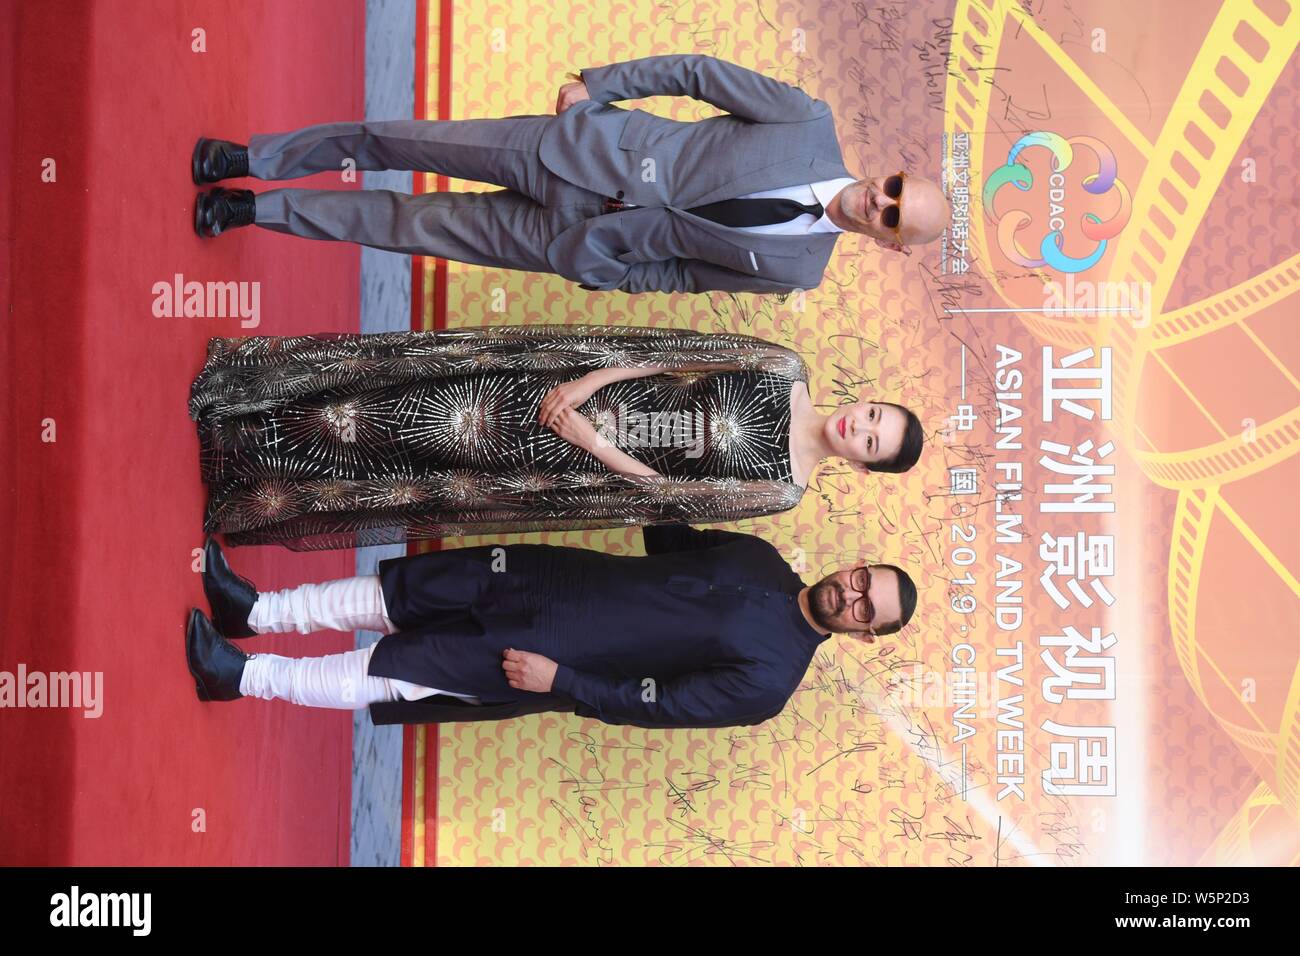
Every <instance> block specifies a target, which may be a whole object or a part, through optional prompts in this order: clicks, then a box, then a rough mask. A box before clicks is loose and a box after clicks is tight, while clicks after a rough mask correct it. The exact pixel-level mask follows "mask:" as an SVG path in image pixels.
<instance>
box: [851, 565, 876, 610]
mask: <svg viewBox="0 0 1300 956" xmlns="http://www.w3.org/2000/svg"><path fill="white" fill-rule="evenodd" d="M849 582H850V583H851V584H852V585H853V590H855V591H857V592H858V593H859V594H861V595H862V597H860V598H858V599H857V600H856V601H854V602H853V620H855V621H857V622H858V623H859V624H870V623H871V621H872V619H873V618H874V617H875V616H876V609H875V608H874V607H873V606H872V604H871V598H870V597H868V592H869V591H870V590H871V568H870V567H868V566H867V565H865V564H864V565H863V566H862V567H860V568H854V569H853V573H852V574H851V575H849Z"/></svg>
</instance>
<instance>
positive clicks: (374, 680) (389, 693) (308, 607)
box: [239, 574, 479, 710]
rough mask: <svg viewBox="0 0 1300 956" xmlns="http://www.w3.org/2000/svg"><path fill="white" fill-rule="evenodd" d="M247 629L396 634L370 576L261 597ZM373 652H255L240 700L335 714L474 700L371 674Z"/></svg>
mask: <svg viewBox="0 0 1300 956" xmlns="http://www.w3.org/2000/svg"><path fill="white" fill-rule="evenodd" d="M248 626H249V627H250V628H252V629H253V630H254V631H256V632H257V633H258V634H283V633H287V632H288V631H297V632H299V633H300V634H310V633H312V632H313V631H325V630H330V631H354V630H366V631H379V632H381V633H383V634H392V633H393V632H394V631H395V630H396V628H395V627H394V626H393V622H392V621H390V620H389V619H388V609H387V608H386V607H385V606H384V591H383V588H382V587H380V584H379V576H378V575H374V574H372V575H364V576H361V577H354V578H340V579H338V580H336V581H325V582H322V583H320V584H303V585H299V586H298V587H296V588H285V589H284V590H281V591H266V592H259V593H258V595H257V601H256V603H254V605H253V610H252V611H251V612H250V613H249V615H248ZM374 651H375V645H373V644H371V645H370V646H369V647H359V648H357V649H356V650H354V651H344V652H343V653H340V654H325V655H322V656H320V657H281V656H279V655H278V654H253V655H251V656H250V657H249V659H248V661H247V663H245V664H244V674H243V677H242V678H240V681H239V692H240V693H241V694H243V695H244V696H246V697H260V698H262V699H263V700H287V701H291V702H292V703H295V704H303V705H305V706H307V707H332V708H335V709H341V710H358V709H360V708H362V707H368V706H370V705H371V704H374V703H379V702H383V701H393V700H399V699H405V700H419V699H420V698H422V697H429V696H431V695H433V694H446V695H448V696H451V697H459V698H461V699H463V700H467V701H469V702H470V703H473V704H477V703H478V702H479V701H478V698H476V697H473V696H471V695H469V694H458V693H455V692H454V691H445V690H439V689H438V688H436V687H423V686H421V685H419V684H412V683H410V682H409V681H403V680H396V679H394V678H390V677H371V676H370V675H369V674H368V673H366V671H367V669H368V668H369V666H370V656H371V655H372V654H373V653H374Z"/></svg>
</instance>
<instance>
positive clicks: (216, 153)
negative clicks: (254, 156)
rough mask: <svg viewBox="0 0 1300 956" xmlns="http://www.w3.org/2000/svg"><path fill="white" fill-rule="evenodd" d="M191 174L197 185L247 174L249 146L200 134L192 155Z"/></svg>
mask: <svg viewBox="0 0 1300 956" xmlns="http://www.w3.org/2000/svg"><path fill="white" fill-rule="evenodd" d="M190 175H191V176H193V177H194V185H196V186H202V185H203V184H204V183H217V182H220V181H221V180H223V179H237V178H239V177H241V176H247V175H248V147H247V146H244V145H242V144H240V143H232V142H230V140H228V139H206V138H204V137H202V136H200V137H199V141H198V142H197V143H195V144H194V153H193V155H191V156H190Z"/></svg>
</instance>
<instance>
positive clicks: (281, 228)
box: [192, 54, 949, 293]
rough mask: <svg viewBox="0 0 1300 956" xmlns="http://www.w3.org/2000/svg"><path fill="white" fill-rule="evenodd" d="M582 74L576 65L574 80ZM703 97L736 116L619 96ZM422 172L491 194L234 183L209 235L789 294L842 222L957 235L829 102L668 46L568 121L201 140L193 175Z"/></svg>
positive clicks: (568, 101)
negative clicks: (249, 232) (863, 152)
mask: <svg viewBox="0 0 1300 956" xmlns="http://www.w3.org/2000/svg"><path fill="white" fill-rule="evenodd" d="M570 75H572V74H570ZM661 94H663V95H677V96H691V97H694V98H695V99H699V100H703V101H705V102H707V103H711V104H712V105H714V106H716V107H718V108H719V109H722V110H725V111H726V114H725V115H722V116H715V117H710V118H708V119H704V120H699V121H697V122H678V121H675V120H669V119H664V118H662V117H659V116H655V115H653V114H651V113H647V112H645V111H644V110H639V109H637V110H625V109H620V108H619V107H616V106H611V105H609V104H610V103H611V102H612V101H615V100H626V99H637V98H640V97H645V96H656V95H661ZM349 160H351V161H353V162H355V164H356V168H358V169H363V170H377V169H411V170H423V171H426V172H435V173H440V174H443V175H446V176H452V177H455V178H459V179H470V180H476V181H480V182H486V183H493V184H495V185H497V186H500V187H503V188H502V189H500V190H497V191H494V192H480V193H452V192H445V193H442V192H435V193H424V194H421V195H408V194H406V193H398V192H391V191H387V190H365V191H355V190H348V191H331V190H307V189H272V190H268V191H266V192H263V193H260V194H257V195H254V194H253V193H252V192H251V191H250V190H233V189H225V188H217V189H214V190H212V191H211V192H207V193H200V194H199V196H198V200H197V203H196V206H195V230H196V231H197V232H198V233H199V235H200V236H215V235H219V234H220V233H222V232H224V231H226V230H228V229H230V228H233V227H236V226H241V225H248V224H250V223H251V224H255V225H258V226H261V227H263V228H265V229H271V230H274V231H276V232H286V233H291V234H293V235H297V236H303V237H306V238H309V239H334V240H343V241H348V242H358V243H361V244H363V245H368V246H373V247H375V248H378V249H386V250H390V251H393V252H400V253H411V254H415V255H425V256H437V257H441V258H446V259H452V260H455V261H457V262H467V263H472V264H476V265H482V266H489V267H495V268H504V269H522V270H527V271H532V272H551V273H555V274H558V275H561V276H564V277H565V278H567V279H570V280H572V281H574V282H578V283H580V284H581V285H582V287H583V288H586V289H591V290H602V291H604V290H614V289H617V290H620V291H623V292H629V293H634V292H706V291H710V290H720V291H729V292H775V293H785V292H791V291H794V290H797V289H813V288H816V287H817V285H819V284H820V283H821V280H822V277H823V274H824V272H825V269H826V264H827V262H829V260H830V257H831V252H832V251H833V249H834V246H835V240H836V238H837V237H838V236H839V235H840V233H841V232H856V233H860V234H863V235H866V236H869V237H871V238H873V239H875V240H876V242H877V243H879V244H880V245H881V246H884V247H887V248H891V249H895V250H901V249H903V247H904V246H905V245H909V244H916V243H924V242H929V241H931V240H933V239H935V238H937V237H938V236H939V235H940V234H941V233H942V231H943V229H944V226H945V225H946V223H947V221H948V218H949V207H948V203H947V200H946V199H945V198H944V195H943V192H942V190H941V189H940V188H939V187H938V186H937V185H936V184H935V183H933V182H930V181H928V180H925V179H922V178H920V177H917V176H909V175H907V174H906V173H905V172H904V173H898V174H896V175H892V176H881V177H868V178H863V179H858V178H857V177H855V176H853V175H852V174H850V173H849V171H848V170H847V169H846V168H845V167H844V163H843V159H842V157H841V154H840V147H839V142H838V140H837V139H836V135H835V123H834V119H833V117H832V116H831V110H830V107H829V106H828V105H827V104H826V103H825V102H823V101H822V100H817V99H813V98H812V97H810V96H808V95H807V94H806V93H804V92H803V91H802V90H800V89H798V88H796V87H793V86H791V85H789V84H788V83H783V82H780V81H778V80H774V79H772V78H770V77H767V76H764V75H762V74H761V73H756V72H754V71H752V70H748V69H745V68H744V67H741V66H737V65H735V64H734V63H728V62H726V61H725V60H719V59H717V58H715V57H711V56H705V55H698V54H670V55H665V56H650V57H644V58H642V59H636V60H629V61H627V62H624V63H614V64H610V65H608V66H602V67H597V68H594V69H584V70H583V71H582V73H581V76H580V77H578V78H577V81H576V82H573V83H568V84H565V85H564V86H563V87H561V89H560V93H559V98H558V101H557V103H556V115H555V116H550V115H537V116H511V117H505V118H500V119H471V120H424V121H402V120H394V121H383V122H361V123H325V124H321V125H318V126H309V127H305V128H303V129H300V130H296V131H293V132H289V133H279V134H274V135H254V136H253V137H252V138H251V139H250V140H249V142H248V145H247V146H246V147H245V146H242V145H240V144H238V143H233V142H230V141H226V140H211V139H200V140H199V141H198V144H197V145H196V146H195V150H194V155H193V157H192V174H193V177H194V181H195V182H196V183H199V184H202V183H212V182H218V181H220V180H223V179H227V178H231V177H236V176H254V177H256V178H258V179H270V180H274V179H289V178H293V177H297V176H305V175H308V174H310V173H315V172H322V171H326V170H337V169H341V168H343V166H344V164H345V163H346V162H348V161H349Z"/></svg>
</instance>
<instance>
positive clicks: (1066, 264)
mask: <svg viewBox="0 0 1300 956" xmlns="http://www.w3.org/2000/svg"><path fill="white" fill-rule="evenodd" d="M1036 146H1037V147H1041V148H1043V149H1046V150H1047V151H1048V152H1049V153H1050V154H1051V157H1052V170H1051V172H1050V173H1049V174H1048V200H1049V208H1048V213H1049V215H1048V231H1047V233H1046V234H1045V235H1044V236H1043V238H1042V240H1041V241H1040V242H1039V244H1038V250H1037V253H1038V255H1037V257H1035V256H1033V255H1030V254H1029V253H1026V252H1025V251H1023V250H1022V249H1021V247H1020V243H1019V242H1017V240H1016V233H1017V232H1019V231H1020V230H1022V229H1024V228H1026V227H1027V226H1029V224H1030V223H1031V222H1032V221H1033V219H1034V217H1033V216H1032V215H1031V214H1030V213H1028V212H1026V211H1025V210H1023V209H1012V210H1010V211H1008V212H1007V213H1006V214H1005V215H1003V216H999V215H998V211H997V208H996V206H995V204H994V203H995V200H996V198H997V194H998V191H999V190H1001V189H1002V187H1003V186H1008V185H1010V186H1014V187H1015V188H1016V189H1019V190H1020V191H1021V192H1028V191H1029V190H1030V189H1032V188H1033V185H1034V175H1033V173H1032V172H1030V170H1029V167H1027V166H1025V165H1023V164H1021V163H1019V162H1017V159H1018V158H1019V157H1020V154H1021V153H1022V152H1024V151H1025V150H1027V149H1030V148H1032V147H1036ZM1079 147H1082V148H1084V149H1089V150H1091V151H1092V152H1093V154H1094V155H1095V156H1096V157H1097V172H1096V173H1093V174H1091V175H1089V176H1087V177H1086V178H1085V179H1084V180H1083V182H1082V183H1080V185H1081V186H1082V187H1083V189H1084V190H1085V191H1086V192H1088V193H1091V194H1092V195H1094V196H1100V195H1103V194H1105V193H1107V192H1109V191H1110V190H1111V189H1112V188H1113V189H1114V190H1115V191H1116V192H1117V193H1119V210H1118V211H1117V212H1116V213H1115V215H1113V216H1111V217H1110V218H1109V219H1105V220H1103V219H1101V218H1099V217H1098V216H1097V215H1096V214H1095V213H1091V212H1087V213H1084V214H1083V215H1082V216H1081V217H1080V219H1079V228H1080V231H1081V232H1082V233H1083V235H1084V236H1085V237H1087V238H1088V239H1091V240H1092V241H1093V242H1095V243H1096V244H1097V245H1096V247H1095V248H1094V249H1093V250H1092V252H1090V253H1089V254H1088V255H1086V256H1083V257H1080V258H1074V257H1072V256H1068V255H1066V254H1065V237H1064V231H1065V230H1064V226H1065V216H1066V212H1065V206H1064V198H1065V185H1066V179H1065V173H1066V170H1068V169H1069V168H1070V164H1071V163H1072V162H1074V153H1075V150H1076V149H1077V148H1079ZM1117 171H1118V166H1117V164H1116V162H1115V154H1114V153H1112V152H1111V150H1110V147H1109V146H1107V145H1106V144H1105V143H1103V142H1102V141H1101V140H1099V139H1096V138H1094V137H1092V136H1075V137H1072V138H1070V139H1066V138H1065V137H1064V136H1061V135H1059V134H1057V133H1045V132H1035V133H1026V134H1025V135H1024V136H1022V137H1020V139H1018V140H1016V143H1015V145H1014V146H1012V147H1011V151H1010V152H1009V153H1008V154H1007V162H1006V165H1005V166H999V167H998V168H997V169H995V170H994V171H993V173H992V174H991V175H990V176H989V177H988V179H986V180H985V182H984V194H983V199H984V211H985V213H986V214H987V215H988V217H989V218H990V219H992V220H993V222H995V223H996V224H997V227H998V247H999V248H1000V249H1001V250H1002V254H1003V255H1004V256H1006V257H1007V258H1008V259H1010V260H1011V261H1012V262H1015V263H1018V264H1020V265H1022V266H1025V267H1027V268H1038V267H1039V266H1048V267H1049V268H1052V269H1055V270H1056V271H1057V272H1083V271H1085V270H1087V269H1090V268H1092V267H1093V266H1094V265H1096V264H1097V262H1098V261H1099V260H1100V259H1101V257H1102V256H1104V255H1105V254H1106V245H1107V242H1108V240H1110V239H1113V238H1114V237H1115V236H1117V235H1118V234H1119V232H1120V230H1121V229H1123V228H1124V227H1125V226H1126V225H1127V224H1128V220H1129V216H1130V215H1131V214H1132V212H1133V203H1132V199H1131V198H1130V196H1129V191H1128V188H1127V187H1125V185H1124V183H1123V182H1121V181H1120V179H1119V178H1118V177H1117V176H1116V175H1115V174H1116V172H1117Z"/></svg>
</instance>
